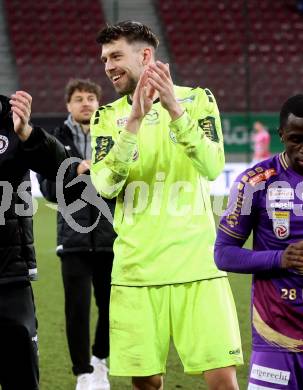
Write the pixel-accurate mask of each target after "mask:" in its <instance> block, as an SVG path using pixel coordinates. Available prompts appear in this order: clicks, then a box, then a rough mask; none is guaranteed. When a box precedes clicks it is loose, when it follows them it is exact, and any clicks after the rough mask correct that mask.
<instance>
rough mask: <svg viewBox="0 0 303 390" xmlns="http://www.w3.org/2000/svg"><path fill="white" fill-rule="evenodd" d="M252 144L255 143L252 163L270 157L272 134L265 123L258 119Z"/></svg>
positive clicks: (254, 127)
mask: <svg viewBox="0 0 303 390" xmlns="http://www.w3.org/2000/svg"><path fill="white" fill-rule="evenodd" d="M253 130H254V132H253V134H252V144H253V151H254V153H253V160H252V164H256V163H258V162H260V161H263V160H266V159H267V158H269V157H270V150H269V147H270V134H269V132H268V130H267V128H266V127H265V126H264V125H263V123H261V122H259V121H257V122H255V123H254V126H253Z"/></svg>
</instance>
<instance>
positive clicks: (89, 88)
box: [64, 79, 102, 103]
mask: <svg viewBox="0 0 303 390" xmlns="http://www.w3.org/2000/svg"><path fill="white" fill-rule="evenodd" d="M75 91H84V92H90V93H93V94H95V95H96V97H97V100H98V102H99V101H100V99H101V94H102V90H101V87H100V85H98V84H96V83H94V82H93V81H91V80H90V79H70V80H69V81H68V83H67V84H66V86H65V95H64V97H65V102H66V103H69V102H70V100H71V97H72V95H73V93H74V92H75Z"/></svg>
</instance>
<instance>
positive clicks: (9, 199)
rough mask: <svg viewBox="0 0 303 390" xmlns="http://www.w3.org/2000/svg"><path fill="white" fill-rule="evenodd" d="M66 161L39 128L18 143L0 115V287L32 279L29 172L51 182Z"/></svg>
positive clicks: (3, 99)
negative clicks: (40, 175) (33, 172)
mask: <svg viewBox="0 0 303 390" xmlns="http://www.w3.org/2000/svg"><path fill="white" fill-rule="evenodd" d="M0 102H2V103H5V104H7V103H8V99H7V98H6V97H4V96H0ZM66 157H68V155H67V153H66V150H65V148H64V147H63V145H61V144H60V143H59V142H58V141H57V140H56V139H55V138H54V137H52V136H50V135H49V134H47V133H46V132H45V131H44V130H42V129H41V128H39V127H34V128H33V131H32V133H31V135H30V137H29V139H28V140H27V141H25V142H21V141H20V140H19V138H18V136H17V135H16V133H15V132H14V128H13V121H12V119H11V116H10V115H6V116H5V117H4V115H0V181H1V183H0V201H1V204H0V284H7V283H12V282H18V281H28V280H29V279H35V276H36V269H37V267H36V258H35V250H34V239H33V221H32V202H31V185H30V176H29V169H32V170H34V171H36V172H39V173H41V174H43V175H45V176H46V177H49V178H50V179H52V178H55V177H56V173H57V169H58V167H59V166H60V164H61V162H62V161H64V160H65V158H66Z"/></svg>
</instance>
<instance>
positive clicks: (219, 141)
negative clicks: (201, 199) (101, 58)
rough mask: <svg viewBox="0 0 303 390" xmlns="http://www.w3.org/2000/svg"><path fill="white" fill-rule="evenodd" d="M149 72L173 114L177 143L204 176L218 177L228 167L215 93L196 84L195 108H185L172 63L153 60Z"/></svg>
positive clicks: (173, 129) (160, 95)
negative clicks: (174, 77) (176, 86)
mask: <svg viewBox="0 0 303 390" xmlns="http://www.w3.org/2000/svg"><path fill="white" fill-rule="evenodd" d="M148 76H149V79H148V82H149V83H150V84H151V85H152V87H153V88H154V89H155V90H156V91H157V92H158V93H159V97H160V101H161V104H162V106H163V107H164V108H165V109H166V110H167V111H168V113H169V115H170V117H171V123H170V130H171V131H172V132H173V133H174V135H175V138H176V140H177V143H178V144H179V145H180V146H181V147H182V148H183V150H184V153H185V154H186V155H187V156H188V157H189V158H190V159H191V161H192V163H193V165H194V166H195V168H196V169H197V170H198V171H199V173H200V174H201V175H202V176H204V177H206V178H207V179H209V180H214V179H216V177H217V176H218V175H219V174H220V173H221V171H222V169H223V167H224V163H225V157H224V147H223V135H222V129H221V121H220V115H219V111H218V107H217V104H216V101H215V98H214V96H213V95H212V93H211V92H210V91H209V90H207V89H206V90H202V89H200V88H196V89H195V90H193V96H194V101H193V104H192V108H191V109H190V110H189V109H188V110H184V109H183V108H182V107H181V105H180V103H179V102H178V101H177V98H176V96H175V92H174V85H173V81H172V78H171V75H170V71H169V66H168V64H163V63H162V62H160V61H157V62H156V64H151V65H150V66H149V69H148ZM202 112H203V113H204V114H203V115H202ZM205 112H206V113H207V114H206V115H205Z"/></svg>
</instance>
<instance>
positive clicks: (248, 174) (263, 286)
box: [215, 153, 303, 352]
mask: <svg viewBox="0 0 303 390" xmlns="http://www.w3.org/2000/svg"><path fill="white" fill-rule="evenodd" d="M302 199H303V176H301V175H299V174H298V173H296V172H294V171H293V170H292V169H291V168H290V167H289V166H288V165H287V162H286V160H285V154H283V153H282V154H280V155H276V156H274V157H272V158H270V159H268V160H265V161H263V162H260V163H258V164H257V165H255V166H254V167H252V168H250V169H247V170H246V171H245V172H243V174H241V175H240V176H239V177H238V179H237V180H236V182H235V183H234V185H233V188H232V190H231V193H230V199H229V204H228V208H227V210H226V212H225V214H224V216H223V217H222V219H221V221H220V224H219V228H218V236H217V240H216V245H215V260H216V263H217V265H218V267H219V268H220V269H224V270H226V271H232V272H241V273H253V274H254V276H253V288H252V302H251V305H252V308H251V309H252V310H251V312H252V334H253V349H254V350H255V351H286V352H303V274H300V273H299V272H295V271H292V270H285V269H281V266H280V264H281V256H282V252H283V250H285V248H286V247H287V246H288V245H289V244H290V243H294V242H297V241H300V240H303V218H302V216H303V207H302V205H303V200H302ZM252 231H253V250H248V249H244V248H242V246H243V244H244V243H245V241H246V240H247V238H248V237H249V235H250V233H251V232H252Z"/></svg>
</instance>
